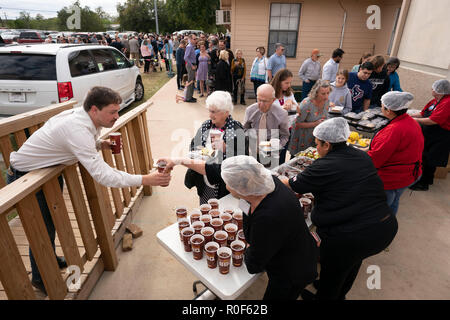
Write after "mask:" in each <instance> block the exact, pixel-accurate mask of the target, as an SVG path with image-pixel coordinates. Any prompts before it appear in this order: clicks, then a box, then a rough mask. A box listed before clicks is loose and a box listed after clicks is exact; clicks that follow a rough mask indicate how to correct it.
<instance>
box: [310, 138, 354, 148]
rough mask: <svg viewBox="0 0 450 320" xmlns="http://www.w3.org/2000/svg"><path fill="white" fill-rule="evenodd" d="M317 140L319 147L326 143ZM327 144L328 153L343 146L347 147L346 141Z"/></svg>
mask: <svg viewBox="0 0 450 320" xmlns="http://www.w3.org/2000/svg"><path fill="white" fill-rule="evenodd" d="M317 140H319V142H320V144H321V145H323V144H324V143H325V142H326V141H323V140H320V139H317ZM328 143H329V144H330V151H331V150H333V149H336V148H339V147H343V146H345V145H347V141H344V142H336V143H331V142H328Z"/></svg>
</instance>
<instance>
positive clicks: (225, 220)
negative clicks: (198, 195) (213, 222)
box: [220, 212, 233, 227]
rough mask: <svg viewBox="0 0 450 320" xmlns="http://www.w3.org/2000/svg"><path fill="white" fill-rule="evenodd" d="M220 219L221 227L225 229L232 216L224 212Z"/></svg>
mask: <svg viewBox="0 0 450 320" xmlns="http://www.w3.org/2000/svg"><path fill="white" fill-rule="evenodd" d="M220 219H222V220H223V226H224V227H225V226H226V225H227V224H229V223H231V220H232V219H233V216H232V215H231V214H230V213H228V212H224V213H222V214H221V215H220Z"/></svg>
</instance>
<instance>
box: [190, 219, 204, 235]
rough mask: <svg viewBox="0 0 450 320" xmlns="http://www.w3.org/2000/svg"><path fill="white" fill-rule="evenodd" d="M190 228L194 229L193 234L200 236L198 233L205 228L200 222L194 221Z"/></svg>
mask: <svg viewBox="0 0 450 320" xmlns="http://www.w3.org/2000/svg"><path fill="white" fill-rule="evenodd" d="M191 227H192V228H194V230H195V234H200V231H202V229H203V228H204V227H205V224H204V223H203V222H201V221H194V222H193V223H192V224H191Z"/></svg>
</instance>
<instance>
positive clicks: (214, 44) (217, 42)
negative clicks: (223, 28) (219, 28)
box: [211, 38, 219, 46]
mask: <svg viewBox="0 0 450 320" xmlns="http://www.w3.org/2000/svg"><path fill="white" fill-rule="evenodd" d="M211 42H212V44H213V46H217V45H218V44H219V41H217V39H216V38H214V39H212V40H211Z"/></svg>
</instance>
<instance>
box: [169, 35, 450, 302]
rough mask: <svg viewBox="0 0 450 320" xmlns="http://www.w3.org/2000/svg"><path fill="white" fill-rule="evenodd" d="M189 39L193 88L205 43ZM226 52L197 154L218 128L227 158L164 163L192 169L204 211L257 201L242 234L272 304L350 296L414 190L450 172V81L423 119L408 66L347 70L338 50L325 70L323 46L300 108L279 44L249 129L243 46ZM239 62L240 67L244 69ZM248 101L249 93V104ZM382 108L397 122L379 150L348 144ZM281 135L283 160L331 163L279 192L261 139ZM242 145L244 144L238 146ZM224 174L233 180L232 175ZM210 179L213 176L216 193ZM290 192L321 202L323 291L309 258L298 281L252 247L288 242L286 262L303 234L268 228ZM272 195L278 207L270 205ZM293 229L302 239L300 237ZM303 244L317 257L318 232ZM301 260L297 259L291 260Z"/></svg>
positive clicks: (373, 64) (364, 61)
mask: <svg viewBox="0 0 450 320" xmlns="http://www.w3.org/2000/svg"><path fill="white" fill-rule="evenodd" d="M188 43H189V44H188V46H187V49H186V52H185V63H186V66H187V71H188V74H189V73H190V74H189V77H188V79H189V80H190V82H189V83H190V84H191V86H192V87H193V83H194V82H195V73H194V72H193V71H192V70H195V68H196V66H197V65H198V59H197V60H196V59H195V53H194V52H195V47H196V45H197V37H196V36H195V35H191V37H190V38H189V39H188ZM219 50H220V51H219V53H218V57H219V63H218V64H217V66H216V74H215V78H214V80H215V88H214V90H211V91H208V94H209V96H208V98H207V99H206V107H207V108H208V109H209V114H210V120H207V121H206V122H205V123H204V124H203V125H202V127H201V128H200V129H199V131H198V132H197V135H196V137H195V138H194V139H193V142H192V144H191V150H194V148H195V147H197V146H199V145H201V146H203V147H205V146H207V141H208V140H209V139H210V137H209V135H208V134H209V133H208V131H211V130H220V131H222V132H223V146H222V145H220V148H219V149H220V151H221V152H218V154H217V156H216V159H215V160H221V161H219V162H217V163H209V162H208V161H206V162H203V163H200V164H199V163H195V164H193V163H192V162H191V161H190V160H189V159H178V158H177V159H165V160H166V161H167V162H168V163H169V168H172V167H173V166H175V165H178V164H182V165H184V166H186V167H187V168H188V169H189V170H188V172H187V174H186V180H185V184H186V186H187V187H188V188H191V187H193V186H196V187H197V190H198V194H199V197H200V203H201V204H202V203H206V202H207V201H208V200H209V199H211V198H220V197H223V196H224V195H226V194H228V193H231V194H232V195H234V196H236V197H238V198H240V199H245V200H246V201H247V202H248V203H249V204H250V214H249V217H248V219H247V223H246V227H244V229H246V230H245V236H246V237H249V239H250V244H251V247H250V248H249V249H248V250H249V251H251V253H249V254H248V256H247V257H246V263H247V264H248V265H249V266H252V267H254V268H250V267H248V269H249V270H250V269H252V270H253V271H255V272H260V271H261V270H266V271H267V273H268V275H269V285H268V287H267V290H266V293H265V298H268V299H269V298H272V297H274V296H275V295H277V296H278V297H284V298H295V297H297V296H298V294H299V292H302V297H303V298H304V299H336V300H339V299H345V296H346V294H347V293H348V291H349V290H350V289H351V287H352V284H353V282H354V280H355V278H356V276H357V274H358V271H359V268H360V266H361V264H362V261H363V260H364V259H366V258H367V257H369V256H372V255H375V254H377V253H379V252H381V251H382V250H384V249H386V248H387V246H388V245H389V244H390V243H391V242H392V241H393V239H394V237H395V235H396V232H397V228H398V227H397V220H396V215H397V212H398V209H399V203H400V197H401V195H402V193H403V192H404V191H405V190H406V189H407V188H408V187H409V188H410V189H412V190H418V191H419V190H420V191H425V190H428V188H429V185H431V184H433V176H434V173H435V170H436V167H437V166H444V167H445V166H446V165H447V161H448V156H449V151H450V100H449V99H450V82H449V81H448V80H438V81H436V82H434V83H433V85H432V88H431V89H432V90H431V92H432V96H433V100H431V101H430V102H429V103H428V104H427V105H426V106H425V107H424V109H423V110H422V112H415V111H414V110H408V109H409V106H410V105H411V103H412V102H413V99H414V96H413V95H412V94H411V93H409V92H403V90H402V89H401V86H400V78H399V75H398V73H397V72H396V70H397V69H398V68H399V66H400V61H399V59H398V58H396V57H391V58H389V59H388V60H387V61H385V58H384V57H383V56H382V55H371V54H368V53H365V54H363V55H362V57H361V59H360V61H359V63H358V64H357V65H355V66H354V67H353V69H352V70H351V71H350V72H349V71H348V70H345V69H343V68H341V67H340V63H341V61H342V59H343V56H344V54H345V52H344V51H343V50H342V49H340V48H338V49H336V50H334V51H333V52H332V55H331V57H330V58H329V59H328V61H327V62H326V63H325V64H324V65H323V67H322V65H321V62H320V57H321V54H320V50H318V49H314V50H313V51H312V52H311V57H310V58H308V59H306V60H305V61H304V62H303V63H302V65H301V67H300V69H299V71H298V76H299V77H300V79H301V80H302V83H303V86H302V98H301V101H296V98H295V95H294V92H293V89H292V87H291V83H292V81H293V78H294V75H293V73H292V72H291V71H290V70H289V69H288V68H287V66H286V57H285V56H284V51H285V46H284V45H283V44H280V43H278V44H276V45H275V52H274V54H273V55H271V56H270V57H269V58H267V57H266V56H265V48H264V47H258V48H256V57H255V59H254V61H253V63H252V65H251V67H250V68H249V70H250V81H251V82H253V84H254V90H255V95H256V103H254V104H252V105H250V106H248V107H247V108H246V110H245V117H244V121H243V123H242V124H241V123H240V122H238V121H236V120H234V119H233V118H232V110H233V104H236V103H237V92H236V91H237V90H236V89H240V82H244V81H245V70H246V65H245V61H244V60H243V59H242V50H240V49H237V50H235V55H234V57H233V58H230V53H231V52H230V50H226V49H223V48H219ZM210 58H211V55H210ZM236 66H238V70H240V71H239V72H236ZM208 90H209V89H208ZM235 90H236V91H235ZM186 92H187V95H186V96H185V101H187V102H195V101H196V99H195V98H193V97H192V93H193V92H194V91H193V89H191V90H190V91H189V90H186ZM219 96H220V98H219ZM243 99H244V97H241V103H242V100H243ZM335 106H339V107H342V112H341V113H342V114H341V116H338V117H335V116H331V115H330V113H329V112H330V108H333V107H335ZM374 108H380V109H381V112H382V114H383V116H384V117H385V118H386V119H388V123H387V124H386V125H385V126H383V127H381V128H379V129H378V130H377V131H376V133H375V134H374V136H373V139H372V141H371V144H370V146H369V147H367V148H362V149H360V150H357V149H356V148H354V147H352V146H348V145H347V139H348V138H349V135H350V129H349V125H348V123H347V120H345V119H344V118H343V117H342V115H345V114H347V113H349V112H354V113H360V112H363V111H367V110H369V109H374ZM218 119H220V120H218ZM272 138H277V139H278V141H279V145H280V150H279V152H280V153H279V155H280V163H283V162H284V161H285V156H286V154H287V151H289V153H290V155H291V157H293V156H294V155H295V154H297V153H298V152H300V151H303V150H305V149H307V148H309V147H316V148H317V150H318V152H319V154H320V156H321V157H320V158H319V159H318V160H316V161H315V162H314V163H313V164H312V165H310V166H309V167H308V168H307V169H306V170H305V171H303V172H302V173H300V174H298V176H297V177H295V178H293V179H290V180H289V181H287V180H286V181H281V185H279V183H278V182H279V180H278V179H275V178H273V177H271V176H270V175H267V174H266V171H264V170H263V167H264V166H262V165H261V163H262V162H261V161H260V160H261V156H260V153H259V152H258V149H259V142H260V141H269V140H271V139H272ZM236 141H241V144H240V145H238V147H237V148H236V145H235V144H236ZM225 151H226V152H225ZM249 155H250V156H251V157H249ZM250 159H251V160H250ZM222 161H223V162H222ZM249 163H251V165H249ZM229 166H232V169H230V168H229ZM224 167H226V168H227V170H226V171H227V172H228V171H230V170H231V172H232V173H233V174H230V172H228V173H224ZM250 167H252V168H253V169H250ZM255 168H256V169H255ZM204 176H206V179H205V178H204ZM205 180H206V181H209V184H208V185H206V186H205ZM272 180H275V181H272ZM282 185H284V186H285V187H287V188H288V189H290V190H293V191H294V192H295V193H298V194H304V193H308V192H311V193H313V195H314V196H315V199H316V207H315V208H314V211H313V213H312V221H313V223H314V225H315V226H316V227H317V231H318V234H319V236H320V238H321V245H320V249H319V251H320V263H321V271H320V276H319V280H316V281H314V286H315V287H316V289H317V293H316V294H312V293H311V292H309V291H307V290H303V288H304V287H305V283H307V282H308V281H310V282H312V280H311V279H312V278H314V276H313V274H314V272H312V271H311V268H310V265H309V264H308V262H310V260H308V261H304V264H303V265H302V263H299V265H297V267H296V268H297V269H296V270H297V272H298V274H296V275H293V274H292V270H291V268H290V266H285V265H281V264H277V263H276V262H275V261H274V259H275V258H273V259H269V258H267V257H265V258H266V259H267V260H264V258H262V257H261V256H260V252H258V253H253V248H254V250H255V251H258V250H261V247H259V246H260V245H261V246H262V245H263V244H265V245H266V247H267V248H270V249H273V247H272V246H271V244H269V243H271V241H274V242H275V243H278V244H279V246H278V247H276V248H275V249H274V250H275V252H276V253H273V254H274V255H277V254H278V255H280V256H281V257H282V258H280V259H281V261H283V259H284V256H283V255H284V254H286V253H285V251H284V249H286V248H287V247H288V245H287V244H286V242H285V241H286V239H289V237H290V236H292V233H291V232H293V231H292V230H289V229H285V226H283V227H280V229H283V230H284V235H283V236H281V235H280V234H279V233H277V235H276V236H277V237H281V238H282V240H279V241H277V240H278V239H277V240H275V239H273V238H272V237H270V233H268V232H267V230H266V229H265V228H267V227H268V224H274V225H277V223H280V224H281V222H279V221H278V220H277V218H279V219H282V217H281V215H280V216H279V217H273V216H272V215H273V211H277V210H278V211H279V209H275V208H274V207H273V202H275V203H277V205H278V208H280V206H281V204H282V203H286V204H287V203H289V201H290V199H289V197H290V195H289V196H288V195H283V196H281V195H279V193H283V192H282V191H281V190H280V188H281V189H282V188H284V186H282ZM266 198H268V199H270V200H267V201H266V200H265V199H266ZM275 199H277V200H275ZM263 204H264V205H263ZM263 208H264V209H263ZM285 209H286V212H289V211H292V212H295V211H296V210H297V213H298V208H296V209H294V208H293V207H289V206H288V207H286V208H285ZM263 210H264V211H265V212H264V213H262V212H261V211H263ZM271 210H272V212H271ZM283 210H284V209H283ZM260 212H261V213H260ZM259 214H260V215H263V216H267V220H264V219H263V218H260V219H262V221H265V222H261V221H260V220H259V218H258V219H257V218H256V216H257V215H259ZM292 215H294V213H292ZM290 218H293V217H290ZM284 219H285V221H288V220H289V218H286V217H284ZM294 220H295V219H294ZM294 220H292V223H293V224H294V225H295V224H296V223H297V222H295V221H294ZM256 221H258V222H256ZM265 230H266V231H265ZM295 232H297V235H298V232H299V230H298V229H296V231H295ZM262 234H265V237H266V239H265V240H262V239H261V238H262V236H261V235H262ZM303 237H304V238H303V242H302V243H299V246H300V247H302V246H303V247H302V248H303V250H306V251H303V252H304V254H306V255H308V254H309V258H308V259H313V258H312V257H313V256H314V253H313V251H314V250H312V251H310V247H308V246H309V245H310V244H309V240H308V236H307V235H303ZM254 245H256V247H253V246H254ZM292 250H293V251H296V250H299V248H298V247H297V248H294V249H292ZM299 257H300V255H297V256H295V257H292V255H291V258H292V259H296V258H299ZM302 258H305V257H302ZM253 259H254V260H253ZM294 264H295V263H294ZM287 275H289V276H287ZM289 277H290V278H289ZM306 279H309V280H306ZM281 292H283V293H281Z"/></svg>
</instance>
